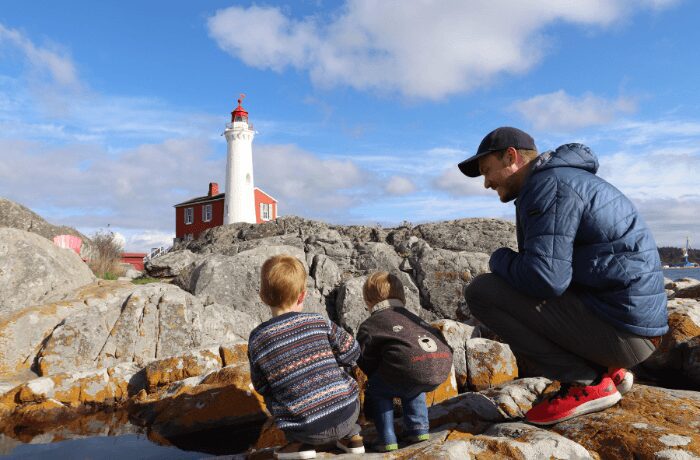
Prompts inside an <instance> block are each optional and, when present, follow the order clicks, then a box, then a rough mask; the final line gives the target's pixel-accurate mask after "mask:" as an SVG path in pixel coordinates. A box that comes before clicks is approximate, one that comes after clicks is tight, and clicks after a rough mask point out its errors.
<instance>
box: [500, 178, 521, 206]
mask: <svg viewBox="0 0 700 460" xmlns="http://www.w3.org/2000/svg"><path fill="white" fill-rule="evenodd" d="M501 189H502V190H504V194H503V196H501V195H499V196H498V198H500V200H501V202H502V203H508V202H509V201H513V200H514V199H516V198H517V197H518V194H519V193H520V189H519V187H518V186H517V175H516V174H511V175H510V176H508V178H506V180H505V183H504V184H503V186H502V187H501Z"/></svg>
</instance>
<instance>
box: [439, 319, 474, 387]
mask: <svg viewBox="0 0 700 460" xmlns="http://www.w3.org/2000/svg"><path fill="white" fill-rule="evenodd" d="M431 324H432V325H433V326H434V327H436V328H437V329H439V330H440V332H442V335H443V337H445V340H447V344H448V345H449V346H450V348H452V361H453V363H454V366H455V377H456V378H457V387H458V388H459V391H460V392H463V391H465V390H466V389H467V378H468V376H469V372H468V370H467V355H466V347H467V341H468V340H469V339H471V338H473V337H478V334H479V331H478V329H477V328H476V327H475V326H472V325H469V324H465V323H461V322H459V321H454V320H451V319H440V320H437V321H433V322H432V323H431Z"/></svg>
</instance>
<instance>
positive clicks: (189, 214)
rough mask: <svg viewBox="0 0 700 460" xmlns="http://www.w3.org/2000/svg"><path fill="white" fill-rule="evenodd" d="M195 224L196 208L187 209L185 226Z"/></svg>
mask: <svg viewBox="0 0 700 460" xmlns="http://www.w3.org/2000/svg"><path fill="white" fill-rule="evenodd" d="M193 222H194V208H185V225H190V224H191V223H193Z"/></svg>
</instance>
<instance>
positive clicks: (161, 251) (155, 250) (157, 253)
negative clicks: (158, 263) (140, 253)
mask: <svg viewBox="0 0 700 460" xmlns="http://www.w3.org/2000/svg"><path fill="white" fill-rule="evenodd" d="M172 248H173V247H172V246H169V247H167V248H166V247H165V246H160V247H158V248H152V249H151V252H149V253H148V254H147V255H146V257H144V258H143V263H146V262H148V261H149V260H153V259H155V258H156V257H160V256H162V255H163V254H165V253H167V252H168V251H170V250H171V249H172Z"/></svg>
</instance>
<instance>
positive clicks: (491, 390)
mask: <svg viewBox="0 0 700 460" xmlns="http://www.w3.org/2000/svg"><path fill="white" fill-rule="evenodd" d="M514 244H515V241H514V231H513V226H512V224H509V223H506V222H502V221H496V220H489V219H465V220H460V221H452V222H441V223H434V224H423V225H419V226H412V225H410V224H404V225H402V226H400V227H397V228H393V229H384V228H380V227H364V226H351V227H342V226H332V225H327V224H324V223H320V222H314V221H308V220H304V219H300V218H294V217H288V218H282V219H278V220H276V221H273V222H268V223H265V224H261V225H248V224H235V225H229V226H222V227H218V228H216V229H212V230H209V231H207V232H205V233H204V234H203V236H202V238H200V239H199V240H196V241H193V242H189V243H187V244H181V245H179V246H176V247H175V248H174V250H173V251H172V252H171V253H169V254H167V255H165V256H162V257H163V258H159V259H155V260H154V261H153V262H152V263H151V264H149V266H148V269H149V270H151V276H154V275H157V276H160V277H165V278H173V277H174V278H175V281H174V282H175V283H176V284H167V283H153V284H150V285H143V286H137V285H134V284H131V283H130V282H126V281H125V282H107V281H100V282H97V283H92V284H89V285H87V286H84V287H82V288H79V289H75V288H70V289H66V291H65V292H64V293H63V294H61V296H60V300H48V301H46V302H44V301H38V302H35V304H34V305H31V306H24V307H21V308H19V309H17V310H13V311H12V312H10V311H9V309H5V310H0V443H4V444H2V445H10V446H11V444H12V443H11V442H9V443H8V442H6V440H7V439H8V438H12V439H21V440H22V441H23V442H30V441H31V442H40V440H41V439H46V440H52V439H53V440H56V439H60V436H61V434H57V433H64V434H65V436H75V435H76V434H75V433H76V432H77V431H75V430H77V428H76V429H75V430H74V428H69V427H75V426H79V425H80V424H81V423H84V424H86V428H85V432H86V433H88V434H92V433H94V431H95V428H94V427H95V426H103V425H100V423H101V422H100V421H99V420H101V419H100V417H101V416H102V415H99V414H107V413H108V412H109V413H111V414H120V415H119V417H117V416H116V415H115V416H114V417H116V418H118V419H119V420H121V419H122V418H123V417H124V414H127V415H128V418H129V420H130V421H131V422H136V423H137V424H139V425H141V426H143V427H144V428H147V429H148V433H149V438H150V439H153V440H155V441H156V442H163V443H167V442H170V440H172V439H175V438H178V439H179V438H181V437H190V438H199V437H200V436H201V435H202V434H203V433H204V432H205V431H203V430H209V429H213V430H215V431H216V430H230V431H231V432H232V433H236V436H235V437H236V439H237V440H238V441H240V443H238V444H236V446H237V447H236V449H238V450H237V451H238V452H240V451H241V450H243V449H244V448H246V447H247V446H249V445H252V444H255V446H256V448H257V450H256V451H255V452H254V455H255V456H258V455H262V456H263V457H264V456H265V455H270V454H271V452H272V451H271V450H270V446H274V445H279V444H280V443H282V442H283V441H284V437H283V436H282V435H281V433H280V432H279V430H276V429H275V428H274V426H273V425H270V424H269V423H268V424H267V425H265V427H263V428H262V434H261V435H260V436H259V437H258V435H259V434H260V432H261V426H262V424H263V422H264V421H265V420H267V417H268V414H267V413H266V410H265V406H264V402H263V399H262V398H261V397H260V396H259V395H257V394H256V393H255V391H254V390H253V388H252V386H251V382H250V372H249V368H248V358H247V345H246V343H245V340H246V339H247V337H248V334H249V332H250V330H251V329H252V328H254V327H255V326H256V325H258V324H259V323H260V322H261V321H264V320H265V319H267V318H269V309H268V307H267V306H265V305H263V304H262V303H261V302H260V300H259V297H258V290H259V269H260V266H261V265H262V262H263V261H264V260H265V259H267V258H268V257H270V256H271V255H274V254H280V253H285V254H291V255H293V256H296V257H297V258H299V260H300V261H302V263H303V264H304V266H305V268H306V269H307V272H308V274H309V277H308V279H307V283H306V284H307V302H305V304H306V309H307V311H318V312H320V313H322V314H324V315H326V316H328V317H329V318H331V319H333V320H334V321H337V322H339V323H340V324H341V325H342V326H343V327H345V328H346V329H347V330H349V331H351V332H355V331H356V330H357V327H358V326H359V324H360V323H361V322H362V321H363V320H364V319H365V318H366V317H367V316H368V313H367V311H366V309H365V305H364V301H363V300H362V295H361V287H362V284H363V283H364V280H365V279H366V276H367V275H368V274H369V273H371V272H373V271H376V270H386V271H390V272H392V273H395V274H396V275H397V276H399V277H401V279H402V281H403V283H404V285H405V287H406V297H407V304H408V307H409V308H410V309H412V310H413V311H414V312H416V313H417V314H419V315H420V316H421V317H422V318H423V319H425V320H427V321H430V322H432V324H433V325H434V326H435V327H437V328H438V329H440V330H441V331H442V333H443V335H444V336H445V338H446V339H447V341H448V343H449V344H450V346H451V347H452V348H453V350H454V353H453V362H454V372H453V374H452V375H451V376H450V378H448V379H447V380H446V381H445V382H444V383H443V385H441V386H440V387H438V388H437V389H436V390H435V391H433V392H431V393H430V394H428V395H427V401H428V404H429V405H430V406H431V407H430V411H429V413H430V421H431V427H432V438H431V440H430V441H429V442H425V443H421V444H415V445H412V446H406V445H402V449H400V450H399V451H397V452H396V453H393V454H391V455H387V456H380V455H367V457H375V458H401V459H405V458H469V457H470V456H471V457H474V458H484V459H486V458H525V459H528V458H630V457H635V456H636V457H638V458H693V456H698V454H699V448H698V446H699V445H700V440H698V438H697V434H695V433H697V432H698V431H699V429H700V426H699V425H698V423H700V422H698V420H700V406H699V403H698V401H699V400H700V396H698V395H699V393H697V392H694V391H686V392H683V391H677V390H665V389H662V388H655V387H647V386H644V385H636V386H635V387H634V388H633V390H632V391H631V392H630V393H628V394H627V395H626V396H625V397H624V399H623V400H622V402H621V403H620V404H618V405H617V406H615V407H614V408H611V409H609V410H606V411H604V412H602V413H598V414H591V415H588V416H583V417H579V418H577V419H572V420H571V421H568V422H564V423H560V424H558V425H555V426H554V427H552V428H551V429H544V428H537V427H533V426H529V425H524V424H523V423H522V422H521V420H522V417H523V416H524V414H525V413H526V412H527V411H528V410H529V409H530V408H531V407H532V405H533V404H534V403H535V402H537V401H538V400H539V399H540V398H542V397H545V396H546V394H547V393H548V392H550V391H553V390H554V389H555V388H556V385H555V384H552V382H549V381H548V380H546V379H543V378H520V379H518V378H517V377H518V363H517V362H516V360H515V357H514V356H513V354H512V352H511V351H510V349H509V347H508V346H507V345H505V344H502V343H499V342H497V341H495V340H492V339H497V338H496V337H494V336H493V335H492V334H489V332H488V330H487V329H485V328H484V327H483V326H481V325H480V324H479V323H478V322H477V321H476V320H474V319H473V318H470V315H469V309H468V305H466V304H465V303H464V302H463V300H462V292H463V289H464V287H465V286H467V285H468V284H469V282H470V281H471V279H472V278H473V277H474V276H476V275H478V274H480V273H483V272H484V271H487V270H488V264H487V262H488V254H490V253H491V252H492V251H493V249H495V248H496V247H500V246H503V245H506V246H511V247H512V246H514ZM18 260H19V261H20V262H19V264H20V265H21V264H26V263H28V262H27V260H25V259H18ZM16 262H17V261H16ZM0 263H2V261H1V260H0ZM25 268H26V267H24V266H21V267H20V269H22V270H24V269H25ZM13 269H15V270H16V269H17V267H13ZM1 276H3V275H2V273H0V277H1ZM692 284H693V283H691V282H688V283H684V282H680V283H679V282H669V283H668V286H667V288H668V289H669V291H670V292H671V293H672V294H671V295H672V296H673V297H675V299H673V300H671V301H670V302H669V316H670V325H671V329H670V331H669V333H668V334H666V336H665V337H664V338H663V340H662V344H661V346H660V347H659V350H658V351H657V352H656V353H655V354H654V356H653V357H652V358H651V359H650V360H649V361H648V363H647V364H645V367H644V368H640V369H639V371H640V372H642V371H646V372H647V373H649V375H666V374H669V373H671V372H674V373H677V374H678V375H679V376H681V378H682V381H683V382H685V383H684V384H685V385H687V386H688V387H692V386H693V385H699V384H698V383H697V382H698V381H699V380H700V369H699V368H698V365H699V363H700V349H699V346H700V301H698V300H697V299H695V298H694V297H693V296H694V294H692V292H694V291H692ZM0 290H2V286H0ZM689 292H690V294H687V293H689ZM678 293H681V295H680V296H679V295H677V294H678ZM51 299H53V298H51ZM0 301H2V299H0ZM457 316H459V317H460V318H462V319H463V320H465V322H460V321H455V318H456V317H457ZM37 374H38V375H37ZM355 376H356V378H357V379H358V380H359V381H360V384H361V386H362V382H363V381H364V379H365V377H364V376H362V375H360V373H356V374H355ZM640 381H644V376H642V378H641V379H640ZM694 388H700V386H695V387H694ZM114 417H113V418H114ZM120 417H121V418H120ZM110 420H111V419H110ZM93 422H94V423H93ZM110 423H111V422H110ZM116 423H121V422H116ZM87 425H89V427H88V426H87ZM29 427H30V428H29ZM129 427H130V428H128V429H127V428H125V429H124V432H133V426H132V425H129ZM101 429H105V428H104V427H103V428H101ZM363 429H364V431H363V433H364V434H365V435H366V439H368V440H370V441H371V439H372V436H373V427H372V424H371V423H370V424H367V425H365V426H364V427H363ZM62 430H63V431H62ZM71 430H74V431H71ZM91 430H92V431H91ZM109 430H111V432H114V433H117V432H120V431H119V428H109ZM129 430H132V431H129ZM243 432H245V433H246V434H245V436H244V435H243V434H242V433H243ZM256 439H257V442H255V440H256ZM232 445H233V444H232ZM2 448H3V447H1V446H0V449H2ZM10 448H11V447H10ZM335 453H338V452H335ZM323 456H325V457H330V456H334V453H328V454H323ZM345 457H348V456H345Z"/></svg>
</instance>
